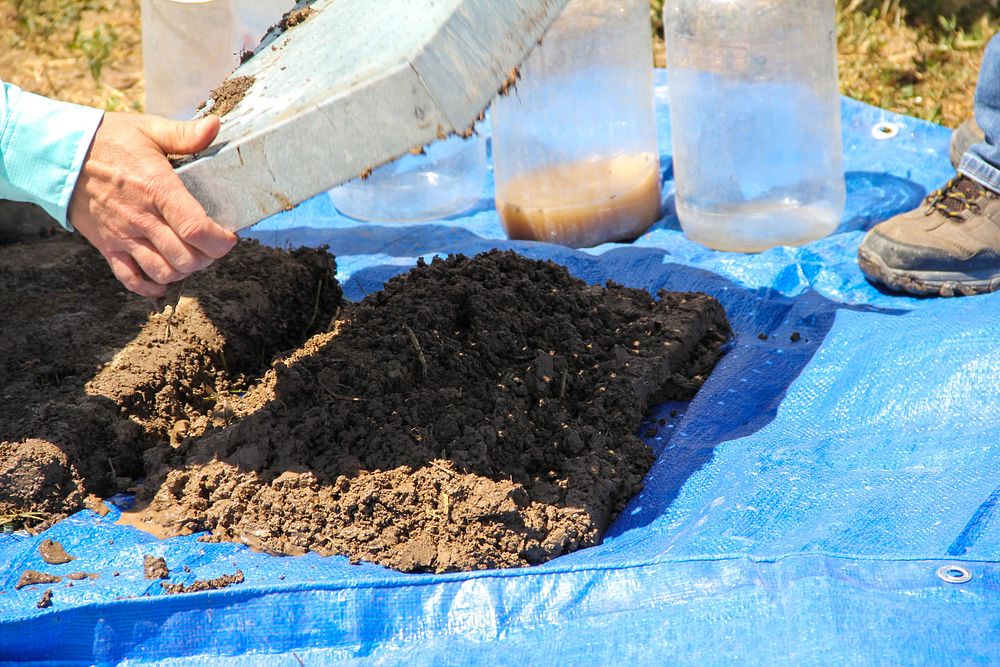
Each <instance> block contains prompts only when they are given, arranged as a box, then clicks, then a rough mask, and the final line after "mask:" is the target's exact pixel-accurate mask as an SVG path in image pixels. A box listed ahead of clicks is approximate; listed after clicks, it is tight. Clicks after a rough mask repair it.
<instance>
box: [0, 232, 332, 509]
mask: <svg viewBox="0 0 1000 667" xmlns="http://www.w3.org/2000/svg"><path fill="white" fill-rule="evenodd" d="M333 271H334V264H333V259H332V258H331V257H330V255H329V254H328V253H326V252H325V250H311V249H303V250H299V251H295V252H293V253H291V254H289V253H285V252H281V251H278V250H274V249H271V248H266V247H264V246H261V245H259V244H257V243H255V242H249V241H244V242H241V243H240V244H238V245H237V247H236V248H235V249H234V251H233V252H232V253H231V254H230V255H229V256H228V257H226V258H225V259H224V260H221V261H219V262H217V263H216V264H215V265H214V266H213V267H212V268H210V269H209V270H207V271H205V272H202V273H200V274H198V275H197V276H194V277H192V278H191V279H190V280H189V281H187V284H186V286H185V295H186V296H184V297H182V298H181V300H180V302H179V304H178V305H177V308H176V312H172V310H173V309H169V310H168V312H166V313H162V314H161V313H153V312H151V309H152V303H151V302H150V301H149V300H147V299H143V298H141V297H138V296H136V295H133V294H130V293H128V292H126V291H125V290H124V288H122V286H121V285H120V284H119V283H118V282H117V281H116V280H115V278H114V276H113V275H112V274H111V271H110V269H109V268H108V266H107V264H106V263H105V262H104V259H103V258H102V257H101V256H100V255H99V254H98V253H97V252H96V251H95V250H94V249H93V248H91V247H90V246H89V245H87V244H86V243H85V242H84V241H82V240H81V239H79V238H78V237H74V236H68V235H63V234H60V235H58V236H55V237H52V238H48V239H43V240H37V241H32V242H27V243H17V244H13V245H3V246H0V313H3V317H2V318H0V340H3V341H4V354H3V355H0V399H2V400H0V517H3V518H4V519H5V520H4V521H3V523H9V522H13V523H25V524H27V525H29V526H35V527H41V526H44V525H48V524H49V523H51V522H52V521H54V520H56V519H58V518H61V517H63V516H65V515H66V514H68V513H71V512H75V511H77V510H79V509H81V508H82V507H84V506H96V505H95V504H94V501H96V498H95V497H94V496H100V497H107V496H109V495H112V494H114V493H117V492H120V491H125V490H126V489H128V488H129V487H130V486H131V484H132V482H133V479H135V478H138V477H141V476H143V475H144V474H145V467H144V465H143V454H144V452H146V451H147V450H149V449H151V448H153V447H155V446H156V444H157V443H164V442H167V443H168V442H169V441H170V440H171V438H172V437H173V438H176V437H177V433H178V431H183V432H184V433H191V434H198V433H201V432H204V431H205V430H206V429H210V428H213V427H214V428H221V427H224V426H225V425H226V423H228V418H229V417H228V409H227V408H226V402H227V400H228V396H229V394H230V392H233V391H239V390H241V389H242V388H243V387H245V385H247V384H248V383H249V382H250V380H251V379H252V378H255V377H257V376H259V375H260V374H261V373H262V372H263V371H264V370H265V369H267V368H268V366H269V365H270V362H271V360H272V359H273V357H274V355H275V354H277V353H278V352H281V351H283V350H288V349H292V348H294V347H296V346H298V345H299V344H301V342H302V341H303V340H305V339H306V338H308V337H309V336H310V335H311V334H312V333H314V332H316V331H320V330H324V329H325V328H326V327H327V326H328V324H329V322H330V319H331V318H332V316H333V314H334V313H335V312H336V310H337V308H338V307H339V305H340V301H341V299H340V289H339V287H338V286H337V285H336V283H335V281H334V279H333ZM39 524H40V525H41V526H39Z"/></svg>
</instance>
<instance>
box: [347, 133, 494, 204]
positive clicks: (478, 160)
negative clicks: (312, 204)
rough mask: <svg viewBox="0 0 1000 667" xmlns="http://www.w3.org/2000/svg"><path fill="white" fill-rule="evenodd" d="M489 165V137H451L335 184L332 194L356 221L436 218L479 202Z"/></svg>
mask: <svg viewBox="0 0 1000 667" xmlns="http://www.w3.org/2000/svg"><path fill="white" fill-rule="evenodd" d="M487 168H488V165H487V160H486V139H485V137H483V136H481V135H478V134H476V135H473V136H472V137H470V138H468V139H466V138H464V137H457V136H455V137H449V138H447V139H439V140H438V141H435V142H433V143H431V144H430V145H428V146H426V147H425V148H424V151H423V152H422V153H419V154H410V155H404V156H403V157H401V158H399V159H397V160H395V161H393V162H390V163H389V164H387V165H384V166H382V167H379V168H378V169H376V170H375V171H374V172H372V174H371V175H370V176H368V177H367V178H366V179H355V180H353V181H350V182H348V183H345V184H344V185H341V186H339V187H336V188H333V189H332V190H330V193H329V196H330V200H331V201H332V202H333V205H334V206H336V207H337V210H338V211H340V212H341V213H343V214H344V215H346V216H349V217H352V218H355V219H357V220H367V221H370V222H420V221H426V220H436V219H439V218H447V217H450V216H453V215H458V214H459V213H463V212H465V211H468V210H469V209H471V208H473V207H474V206H475V205H476V204H478V203H479V201H480V199H481V198H482V196H483V189H484V186H485V184H486V173H487Z"/></svg>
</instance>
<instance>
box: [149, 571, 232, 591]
mask: <svg viewBox="0 0 1000 667" xmlns="http://www.w3.org/2000/svg"><path fill="white" fill-rule="evenodd" d="M242 583H243V571H242V570H236V572H235V573H233V574H224V575H222V576H221V577H216V578H215V579H198V580H197V581H195V582H194V583H193V584H189V585H187V586H185V585H184V584H163V583H161V584H160V586H161V587H162V588H163V592H164V593H166V594H167V595H177V594H178V593H197V592H199V591H217V590H219V589H221V588H228V587H229V586H232V585H233V584H242Z"/></svg>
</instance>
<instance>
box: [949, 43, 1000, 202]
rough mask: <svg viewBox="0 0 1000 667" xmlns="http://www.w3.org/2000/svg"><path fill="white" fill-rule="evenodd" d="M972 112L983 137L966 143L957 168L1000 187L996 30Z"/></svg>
mask: <svg viewBox="0 0 1000 667" xmlns="http://www.w3.org/2000/svg"><path fill="white" fill-rule="evenodd" d="M975 112H976V122H977V123H979V127H981V128H982V129H983V133H984V134H985V135H986V140H985V141H984V142H983V143H979V144H975V145H973V146H970V147H969V150H968V151H966V153H965V155H963V156H962V161H961V163H960V164H959V167H958V170H959V171H960V172H962V173H963V174H965V175H966V176H969V177H970V178H972V179H973V180H976V181H979V183H981V184H982V185H985V186H986V187H988V188H990V189H991V190H994V191H1000V34H998V35H994V37H993V38H992V39H991V40H990V43H989V44H988V45H987V46H986V53H985V54H984V55H983V64H982V65H981V66H980V68H979V83H978V85H977V86H976V99H975Z"/></svg>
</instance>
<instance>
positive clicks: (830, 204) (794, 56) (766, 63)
mask: <svg viewBox="0 0 1000 667" xmlns="http://www.w3.org/2000/svg"><path fill="white" fill-rule="evenodd" d="M664 23H665V25H666V41H667V66H668V68H669V72H670V119H671V132H672V134H673V144H674V156H673V157H674V173H675V177H676V182H677V214H678V217H679V218H680V222H681V227H682V228H683V230H684V233H685V234H686V235H687V236H688V237H689V238H690V239H692V240H694V241H697V242H698V243H702V244H704V245H706V246H709V247H711V248H716V249H719V250H733V251H740V252H758V251H762V250H766V249H767V248H771V247H774V246H778V245H801V244H804V243H808V242H810V241H814V240H816V239H819V238H822V237H823V236H826V235H828V234H830V233H832V232H833V231H834V230H836V228H837V226H838V224H839V222H840V219H841V216H842V214H843V211H844V200H845V188H844V172H843V165H842V149H841V133H840V95H839V91H838V87H837V56H836V46H837V45H836V27H835V26H836V23H835V6H834V0H671V1H670V2H668V3H667V4H666V6H665V7H664Z"/></svg>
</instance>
